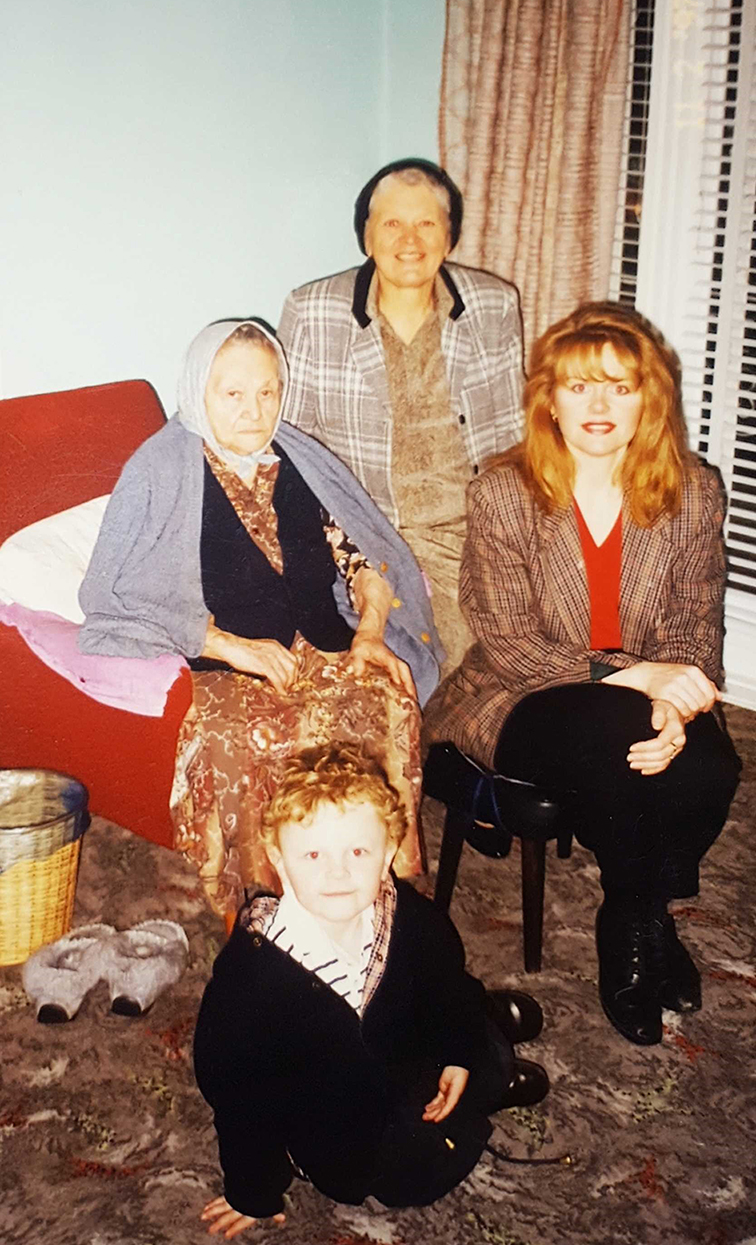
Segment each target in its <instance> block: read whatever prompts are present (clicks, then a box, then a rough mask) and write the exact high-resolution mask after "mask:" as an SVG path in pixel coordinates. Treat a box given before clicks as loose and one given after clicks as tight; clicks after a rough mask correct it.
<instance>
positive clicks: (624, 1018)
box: [596, 903, 662, 1046]
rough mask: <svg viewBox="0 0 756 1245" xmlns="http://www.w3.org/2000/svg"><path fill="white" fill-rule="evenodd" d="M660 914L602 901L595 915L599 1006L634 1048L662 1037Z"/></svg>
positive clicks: (651, 1044)
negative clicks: (657, 915)
mask: <svg viewBox="0 0 756 1245" xmlns="http://www.w3.org/2000/svg"><path fill="white" fill-rule="evenodd" d="M661 944H662V924H661V918H659V919H655V918H653V917H649V916H648V915H647V914H642V913H640V912H637V911H633V909H632V908H631V907H626V906H625V905H621V906H620V905H614V904H611V905H610V904H607V903H604V904H602V905H601V907H600V908H599V910H598V914H597V916H596V946H597V949H598V960H599V997H600V999H601V1005H602V1007H603V1009H604V1011H605V1012H606V1015H607V1016H608V1018H609V1020H610V1021H611V1022H612V1024H613V1025H614V1027H615V1029H616V1030H617V1032H618V1033H621V1034H622V1036H623V1037H624V1038H627V1040H628V1041H629V1042H635V1043H636V1044H637V1045H638V1046H653V1045H654V1044H655V1043H657V1042H660V1041H661V1037H662V1019H661V1002H660V999H659V985H660V980H661V967H662V964H661V959H662V957H661Z"/></svg>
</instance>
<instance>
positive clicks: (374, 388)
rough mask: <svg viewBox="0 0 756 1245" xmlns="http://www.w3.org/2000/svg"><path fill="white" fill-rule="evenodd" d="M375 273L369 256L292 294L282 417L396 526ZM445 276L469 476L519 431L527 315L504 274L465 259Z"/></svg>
mask: <svg viewBox="0 0 756 1245" xmlns="http://www.w3.org/2000/svg"><path fill="white" fill-rule="evenodd" d="M374 271H375V267H374V264H373V261H372V260H368V261H367V263H366V264H363V266H362V267H361V268H350V269H348V270H347V271H346V272H340V273H337V274H336V275H335V276H332V277H325V278H324V279H323V280H321V281H314V282H313V283H312V284H310V285H303V286H302V287H301V288H300V289H298V290H294V291H293V293H291V294H290V295H289V297H288V298H287V300H286V302H285V304H284V309H283V313H282V316H281V323H280V325H279V328H278V336H279V339H280V341H281V343H282V345H283V347H284V350H285V351H286V357H287V359H288V363H289V370H290V385H289V390H288V393H287V397H286V410H285V412H284V418H285V419H287V420H288V421H289V422H290V423H292V424H296V425H297V427H299V428H301V429H302V430H303V431H304V432H308V433H309V434H310V435H311V436H313V437H316V438H317V439H318V440H319V441H320V442H322V444H323V445H326V446H327V447H328V449H330V450H331V451H332V452H333V453H334V454H336V455H337V457H339V458H340V459H341V461H342V462H343V463H346V465H347V466H348V467H350V468H351V470H352V471H353V472H354V474H355V475H356V476H357V479H358V480H359V481H360V483H361V484H362V486H363V488H364V489H366V491H367V492H368V493H369V494H370V496H371V497H372V499H373V501H374V502H375V503H376V505H377V506H378V507H379V508H380V509H381V510H382V511H383V513H384V514H385V515H386V517H387V518H388V519H389V520H390V521H391V522H392V523H393V524H394V526H398V523H399V514H398V510H397V506H396V501H395V498H394V493H393V489H392V486H391V435H392V419H391V404H390V401H389V392H388V381H387V378H386V366H385V361H384V354H383V342H382V339H381V330H380V326H379V324H378V323H377V322H376V321H375V320H372V319H371V318H370V316H369V315H368V313H367V310H366V305H367V299H368V292H369V289H370V282H371V279H372V276H373V272H374ZM440 276H441V279H442V280H443V281H444V282H445V284H446V286H447V288H448V290H449V292H450V294H451V295H452V297H453V299H454V306H453V307H452V309H451V312H450V314H449V316H448V318H447V319H446V321H445V322H444V325H443V328H442V332H441V349H442V351H443V354H444V358H445V360H446V369H447V379H448V382H449V393H450V398H451V409H452V418H453V419H454V420H455V421H458V422H459V424H460V426H461V430H462V436H463V440H464V444H465V449H466V452H467V457H468V459H469V462H470V476H471V478H472V477H473V475H476V474H477V473H478V471H480V470H482V468H483V466H484V464H485V462H486V460H487V459H488V458H490V457H491V456H492V455H493V454H496V453H499V452H501V451H502V450H504V449H506V448H507V447H508V446H510V445H511V444H512V443H513V442H514V441H516V440H518V438H519V436H520V432H521V421H522V417H521V394H522V381H523V376H522V330H521V324H520V312H519V306H518V301H517V294H516V292H515V290H514V288H513V287H512V286H511V285H507V283H506V282H505V281H502V280H501V279H500V278H499V277H495V276H492V275H491V274H490V273H487V272H479V271H477V270H476V269H473V268H464V267H462V266H461V265H459V264H445V265H443V266H442V268H441V270H440Z"/></svg>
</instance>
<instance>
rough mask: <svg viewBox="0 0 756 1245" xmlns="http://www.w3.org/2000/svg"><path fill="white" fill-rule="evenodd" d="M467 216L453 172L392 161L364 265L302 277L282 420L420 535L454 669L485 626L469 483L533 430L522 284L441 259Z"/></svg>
mask: <svg viewBox="0 0 756 1245" xmlns="http://www.w3.org/2000/svg"><path fill="white" fill-rule="evenodd" d="M461 224H462V196H461V194H460V192H459V190H458V189H457V187H456V186H455V185H454V182H453V181H452V180H451V178H450V177H449V176H448V175H447V174H446V173H445V172H444V170H443V169H440V168H439V167H438V166H437V165H435V164H431V163H430V161H427V160H397V161H395V162H394V163H393V164H388V165H386V166H385V168H382V169H380V170H379V171H378V172H377V173H376V174H375V175H374V176H373V177H371V178H370V181H369V182H368V183H367V184H366V185H365V186H364V187H363V189H362V190H361V191H360V194H359V195H358V197H357V202H356V204H355V210H354V226H355V231H356V234H357V241H358V242H359V245H360V248H361V250H362V251H363V253H364V254H365V255H367V257H368V258H367V262H366V263H364V264H363V265H362V267H361V268H350V269H349V270H348V271H347V272H340V273H337V274H336V275H335V276H332V277H325V278H324V279H323V280H321V281H314V282H312V283H311V284H309V285H304V286H302V287H301V288H300V289H298V290H294V292H293V293H292V294H290V295H289V297H288V298H287V300H286V303H285V305H284V309H283V315H282V317H281V323H280V325H279V329H278V335H279V337H280V339H281V342H282V343H283V346H284V348H285V350H286V355H287V359H288V362H289V368H290V374H291V385H290V389H289V393H288V399H287V406H286V418H287V420H288V421H289V422H290V423H292V424H295V425H296V426H297V427H298V428H301V429H302V430H303V431H304V432H307V433H309V434H310V436H313V437H316V438H317V440H318V441H320V442H321V443H322V444H323V445H325V446H327V447H328V449H329V450H331V451H332V452H333V453H334V454H336V455H337V456H338V457H339V458H340V459H341V461H342V462H343V463H346V465H347V467H349V469H350V470H351V471H352V472H353V473H354V475H356V477H357V479H358V480H359V481H360V484H361V485H362V487H363V488H364V489H365V490H366V491H367V493H369V495H370V496H371V497H372V499H373V501H374V502H375V504H376V505H377V506H378V508H379V509H380V510H382V511H383V513H384V514H385V516H386V518H387V519H388V520H389V521H390V522H391V523H393V525H394V527H395V528H396V529H397V531H398V532H399V533H400V535H401V536H402V537H403V538H404V540H405V541H406V542H407V544H408V545H409V547H410V549H411V550H412V552H413V553H414V555H415V557H416V558H417V560H418V562H419V563H420V566H421V567H422V569H423V571H424V572H425V575H426V580H427V581H428V582H429V584H430V587H431V589H432V604H433V615H434V619H435V622H436V627H437V628H438V632H439V635H440V637H441V643H442V644H443V646H444V648H445V650H446V654H447V663H446V666H445V667H444V670H445V671H446V670H452V669H453V668H454V667H455V666H456V665H458V664H459V662H460V661H461V660H462V657H463V655H464V653H465V650H466V649H467V647H468V646H469V645H470V644H471V642H472V638H473V637H472V635H471V634H470V632H469V630H468V628H467V624H466V622H465V620H464V617H463V616H462V613H461V612H460V609H459V599H458V582H459V563H460V558H461V556H462V546H463V544H464V538H465V525H466V521H465V489H466V487H467V485H468V483H469V482H470V480H471V479H473V477H474V476H476V475H477V474H478V472H479V471H480V470H482V467H483V464H484V463H485V462H486V460H487V459H488V458H490V457H491V455H492V454H497V453H500V452H501V451H502V450H505V449H507V448H508V446H510V445H512V443H513V442H514V441H515V440H517V439H518V437H519V436H520V429H521V398H522V336H521V327H520V312H519V307H518V302H517V293H516V291H515V289H514V288H513V286H511V285H507V283H506V281H502V280H501V279H500V278H499V277H495V276H493V275H492V274H491V273H488V272H478V271H477V270H476V269H474V268H465V267H463V266H462V265H460V264H447V263H446V262H445V261H446V258H447V256H448V255H449V252H450V251H451V250H453V248H454V247H455V246H456V244H457V241H458V240H459V233H460V227H461ZM389 574H390V570H389Z"/></svg>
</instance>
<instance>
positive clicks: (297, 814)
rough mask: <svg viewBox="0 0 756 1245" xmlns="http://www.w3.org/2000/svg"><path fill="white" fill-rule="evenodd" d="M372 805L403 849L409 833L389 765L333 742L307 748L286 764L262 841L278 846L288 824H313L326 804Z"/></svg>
mask: <svg viewBox="0 0 756 1245" xmlns="http://www.w3.org/2000/svg"><path fill="white" fill-rule="evenodd" d="M328 804H335V805H336V806H337V807H340V808H343V807H344V806H345V805H346V804H369V805H370V806H371V807H372V808H374V809H375V810H376V812H377V813H379V815H380V816H381V818H382V819H383V821H384V823H385V826H386V834H387V836H388V841H389V843H393V844H394V846H395V847H398V846H399V844H400V843H401V841H402V839H403V838H404V835H405V832H406V829H407V818H406V814H405V811H404V808H403V805H402V802H401V800H400V798H399V793H398V791H397V790H396V788H395V787H393V786H392V785H391V783H390V782H389V780H388V777H387V775H386V771H385V769H384V768H383V766H382V765H381V764H380V763H379V762H378V761H376V760H375V758H374V757H371V756H368V755H367V754H366V753H364V752H361V751H360V750H359V749H358V748H356V747H353V746H348V745H346V744H327V745H325V746H324V747H316V748H306V749H304V751H302V752H300V753H298V754H297V756H295V757H292V758H291V759H290V760H289V761H287V762H286V765H285V766H284V771H283V776H282V778H281V782H280V784H279V786H278V788H277V790H276V792H275V794H274V796H273V799H272V800H271V802H270V804H269V805H268V807H267V809H266V811H265V814H264V816H263V822H262V827H261V830H260V838H261V840H262V842H263V844H264V845H265V847H278V846H279V843H278V836H279V833H280V830H281V827H282V826H285V825H286V824H287V822H290V821H307V820H308V819H309V818H310V817H312V815H313V814H314V813H315V811H316V809H317V808H319V807H321V806H322V805H328Z"/></svg>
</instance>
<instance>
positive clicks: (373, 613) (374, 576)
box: [351, 566, 417, 698]
mask: <svg viewBox="0 0 756 1245" xmlns="http://www.w3.org/2000/svg"><path fill="white" fill-rule="evenodd" d="M352 587H353V591H354V600H355V605H356V606H357V612H358V614H359V616H360V621H359V623H358V624H357V630H356V631H355V633H354V639H353V640H352V645H351V657H352V665H353V669H354V673H355V674H356V675H358V676H359V675H363V674H364V673H365V667H366V666H368V665H372V666H379V667H380V668H381V669H382V670H385V671H386V673H387V674H388V676H389V678H390V679H391V681H392V683H396V685H397V687H401V688H403V690H404V691H405V692H407V693H408V694H409V695H410V696H414V697H415V698H417V692H416V691H415V684H414V682H413V680H412V675H411V673H410V668H409V666H408V665H407V663H406V662H404V661H400V660H399V658H398V657H397V656H396V655H395V654H394V653H392V652H391V649H390V648H389V647H388V646H387V645H386V644H385V642H384V639H383V632H384V629H385V626H386V620H387V618H388V616H389V613H390V611H391V602H392V600H393V596H394V594H393V591H392V589H391V585H390V584H389V583H388V581H387V580H385V579H384V578H383V576H382V575H379V574H378V572H377V571H374V570H373V569H372V567H369V566H363V567H362V568H361V569H360V570H359V571H358V572H357V574H356V575H355V577H354V582H353V585H352Z"/></svg>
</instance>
